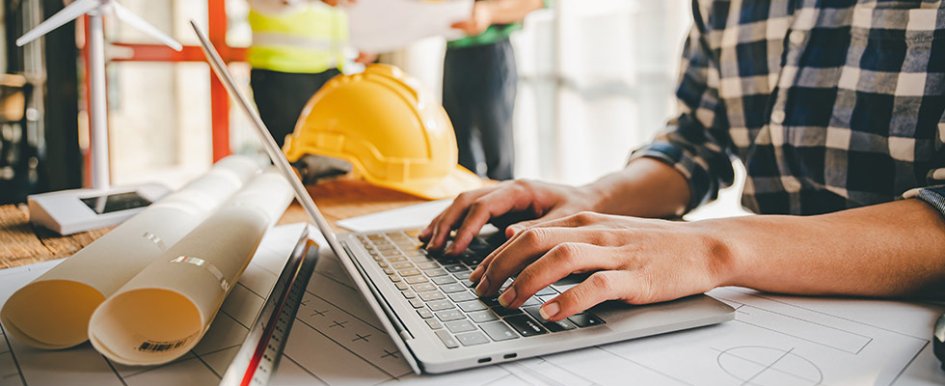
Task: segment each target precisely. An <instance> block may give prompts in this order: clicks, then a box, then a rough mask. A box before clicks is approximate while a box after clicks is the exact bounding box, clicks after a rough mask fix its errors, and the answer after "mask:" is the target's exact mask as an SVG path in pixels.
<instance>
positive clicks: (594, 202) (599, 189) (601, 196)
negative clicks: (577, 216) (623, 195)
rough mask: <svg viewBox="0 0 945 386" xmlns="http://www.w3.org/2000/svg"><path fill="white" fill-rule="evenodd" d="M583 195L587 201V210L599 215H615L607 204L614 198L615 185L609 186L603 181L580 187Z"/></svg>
mask: <svg viewBox="0 0 945 386" xmlns="http://www.w3.org/2000/svg"><path fill="white" fill-rule="evenodd" d="M578 189H580V191H581V195H582V196H584V197H585V199H586V200H587V201H586V202H587V210H589V211H591V212H597V213H613V211H612V210H610V208H608V205H607V203H608V202H610V198H611V197H613V195H614V192H613V184H607V183H605V181H604V180H603V179H601V180H597V181H595V182H592V183H590V184H587V185H584V186H581V187H579V188H578Z"/></svg>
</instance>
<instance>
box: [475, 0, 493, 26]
mask: <svg viewBox="0 0 945 386" xmlns="http://www.w3.org/2000/svg"><path fill="white" fill-rule="evenodd" d="M473 7H475V8H476V9H475V11H474V12H473V13H474V14H475V15H476V18H477V19H479V21H480V22H483V23H485V24H486V25H492V24H493V21H494V19H493V16H494V15H495V7H496V5H495V3H494V2H493V1H477V2H475V3H474V4H473Z"/></svg>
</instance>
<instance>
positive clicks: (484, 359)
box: [479, 358, 492, 363]
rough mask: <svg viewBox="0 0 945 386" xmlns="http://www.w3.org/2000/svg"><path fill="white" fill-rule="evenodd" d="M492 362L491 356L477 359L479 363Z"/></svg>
mask: <svg viewBox="0 0 945 386" xmlns="http://www.w3.org/2000/svg"><path fill="white" fill-rule="evenodd" d="M489 362H492V358H482V359H479V363H489Z"/></svg>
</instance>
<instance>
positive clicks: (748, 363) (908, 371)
mask: <svg viewBox="0 0 945 386" xmlns="http://www.w3.org/2000/svg"><path fill="white" fill-rule="evenodd" d="M293 227H294V228H293ZM299 229H300V228H299V227H298V226H289V227H279V228H275V231H273V232H270V233H269V234H267V236H266V239H265V240H264V241H263V243H262V245H261V247H260V249H259V251H258V252H257V254H256V257H254V259H253V261H252V262H251V263H250V266H249V268H247V270H246V273H245V274H244V275H243V278H242V279H241V280H240V283H239V285H238V286H237V287H236V288H235V289H234V290H233V291H232V293H231V294H230V295H229V297H228V298H227V300H226V302H225V303H224V305H223V308H222V310H221V312H220V313H219V314H218V315H217V318H216V319H215V320H214V322H213V325H212V327H211V329H210V331H209V332H208V333H207V335H206V336H205V337H204V339H203V340H202V341H201V342H200V344H199V345H198V346H197V347H196V348H195V349H194V350H192V351H191V353H189V354H188V355H186V356H184V357H183V358H180V359H178V360H176V361H174V362H172V363H171V364H169V365H165V366H158V367H125V366H121V365H117V364H115V363H112V362H110V361H108V360H107V359H105V358H104V357H102V356H101V355H99V354H98V353H96V352H95V351H94V350H92V348H91V347H90V346H88V345H87V344H86V345H82V346H79V347H76V348H73V349H70V350H63V351H39V350H33V349H30V348H28V347H25V346H23V345H22V344H19V343H18V342H16V340H14V339H10V338H9V337H2V336H0V384H3V385H4V386H6V385H8V384H9V385H20V384H23V383H28V384H29V385H37V386H46V385H61V384H70V385H121V384H122V382H123V383H124V384H126V385H130V386H135V385H154V384H160V385H171V386H172V385H216V384H217V383H219V375H220V374H222V373H223V371H224V370H225V369H226V366H227V365H228V364H229V362H230V360H231V358H232V357H233V355H235V353H236V350H237V349H238V346H239V344H240V343H241V341H242V339H243V336H245V334H246V332H247V330H246V327H245V326H249V325H250V323H251V322H252V319H253V318H254V317H255V315H256V313H257V312H258V310H259V307H260V306H261V305H262V303H263V302H264V301H265V299H264V298H263V297H262V296H260V295H259V294H265V293H268V291H269V290H270V289H271V287H272V285H273V283H274V281H275V279H276V277H277V276H278V272H280V270H281V268H282V264H284V262H285V259H286V257H287V256H288V255H289V253H290V250H291V249H292V247H293V246H294V245H295V240H296V239H297V237H298V235H299V233H298V231H299ZM316 241H317V240H316ZM322 245H324V244H322ZM54 264H55V263H44V264H39V265H35V266H29V267H23V268H17V269H11V270H6V271H0V302H3V301H5V300H6V297H7V296H9V294H10V293H11V292H12V291H14V290H15V289H16V288H17V287H18V286H21V285H23V284H25V283H27V282H29V281H30V280H32V278H35V277H36V276H38V275H39V274H41V273H42V272H43V271H44V270H46V269H48V268H49V267H51V266H52V265H54ZM710 294H711V295H713V296H716V297H718V298H720V299H722V300H724V301H726V302H728V303H729V304H731V305H733V306H734V307H736V308H738V311H737V314H736V317H735V320H734V321H731V322H727V323H723V324H721V325H718V326H712V327H705V328H699V329H694V330H690V331H683V332H677V333H672V334H666V335H662V336H655V337H650V338H643V339H638V340H632V341H626V342H619V343H614V344H610V345H606V346H598V347H593V348H588V349H584V350H578V351H573V352H569V353H562V354H556V355H548V356H543V357H540V358H533V359H527V360H522V361H518V362H511V363H507V364H502V365H497V366H489V367H484V368H479V369H474V370H468V371H461V372H455V373H450V374H446V375H439V376H427V375H423V376H417V375H414V374H413V373H412V372H411V371H410V368H409V367H408V366H407V364H406V362H405V361H404V360H403V359H402V358H401V357H400V355H401V354H400V353H399V352H398V351H397V350H396V348H395V346H394V344H393V342H392V341H391V340H390V338H389V337H388V336H387V335H386V333H385V332H384V330H383V329H382V328H381V326H380V323H379V322H378V321H377V318H376V317H375V316H374V315H373V314H372V313H371V312H370V311H369V309H368V307H367V306H366V305H364V302H363V300H362V298H361V294H359V293H358V292H357V291H356V290H355V289H354V287H353V286H352V285H351V284H350V280H349V279H348V277H347V275H346V273H345V271H344V270H343V268H342V267H341V265H340V262H339V261H338V260H337V258H336V257H334V255H332V254H331V252H330V251H329V250H328V249H327V248H325V249H323V250H322V258H321V260H320V261H319V262H318V266H317V269H316V272H315V274H314V275H313V277H312V281H311V282H310V283H309V287H308V291H307V292H306V295H305V297H304V300H303V304H302V306H301V307H300V309H299V312H298V315H297V317H296V323H295V324H294V325H293V327H292V332H291V335H290V338H289V341H288V344H287V346H286V350H285V353H284V357H283V359H282V361H281V364H280V367H279V370H278V371H277V372H276V374H275V376H274V378H273V379H272V380H271V382H270V384H272V385H275V386H283V385H299V386H301V385H325V384H329V385H348V384H370V385H373V384H379V383H400V382H404V383H407V384H425V385H443V384H449V385H454V384H456V385H487V384H502V385H505V384H511V385H568V386H570V385H594V384H599V385H625V384H627V383H628V382H632V383H633V384H639V385H756V386H765V385H772V386H774V385H816V384H823V385H888V384H897V385H900V384H902V385H923V384H925V385H940V384H945V372H943V371H942V370H940V369H939V364H938V362H937V361H936V359H935V357H934V356H933V355H932V351H931V349H932V346H931V342H930V338H931V329H932V324H933V323H934V322H935V320H936V318H938V316H939V315H940V314H941V313H942V312H943V311H945V307H943V306H941V305H936V304H924V303H905V302H890V301H874V300H851V299H844V300H841V299H818V298H803V297H788V296H770V295H765V294H758V293H756V292H754V291H750V290H745V289H740V288H723V289H718V290H715V291H713V292H711V293H710ZM0 331H2V330H0ZM7 343H10V345H7Z"/></svg>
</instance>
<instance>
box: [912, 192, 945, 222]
mask: <svg viewBox="0 0 945 386" xmlns="http://www.w3.org/2000/svg"><path fill="white" fill-rule="evenodd" d="M902 198H915V199H919V200H922V201H925V203H926V204H929V206H931V207H932V208H934V209H935V210H937V211H938V212H939V213H940V214H941V215H942V216H943V217H945V185H938V186H928V187H923V188H915V189H912V190H909V191H907V192H905V193H903V194H902Z"/></svg>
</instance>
